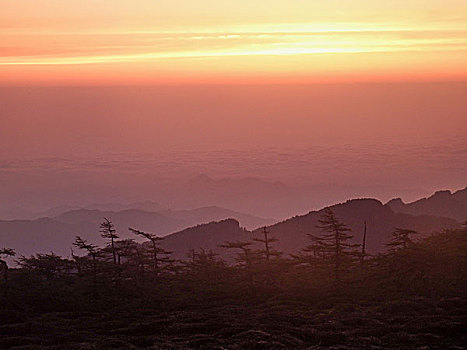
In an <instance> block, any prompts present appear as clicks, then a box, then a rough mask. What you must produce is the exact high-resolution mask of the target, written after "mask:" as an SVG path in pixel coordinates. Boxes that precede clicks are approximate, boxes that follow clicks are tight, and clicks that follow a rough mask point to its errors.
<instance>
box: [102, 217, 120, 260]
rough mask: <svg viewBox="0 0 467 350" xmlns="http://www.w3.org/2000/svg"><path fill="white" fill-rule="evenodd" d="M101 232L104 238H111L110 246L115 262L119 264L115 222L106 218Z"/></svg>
mask: <svg viewBox="0 0 467 350" xmlns="http://www.w3.org/2000/svg"><path fill="white" fill-rule="evenodd" d="M100 232H101V237H102V238H107V239H110V248H111V251H112V257H113V262H114V264H115V265H116V264H117V250H116V249H115V240H116V239H117V238H118V235H117V233H116V232H117V231H116V230H115V228H114V224H113V223H112V221H110V220H109V219H107V218H104V222H102V223H101V226H100Z"/></svg>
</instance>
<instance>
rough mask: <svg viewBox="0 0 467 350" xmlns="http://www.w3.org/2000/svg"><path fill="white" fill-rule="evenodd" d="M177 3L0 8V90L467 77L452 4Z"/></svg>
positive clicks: (460, 27) (465, 45)
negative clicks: (19, 86) (11, 87)
mask: <svg viewBox="0 0 467 350" xmlns="http://www.w3.org/2000/svg"><path fill="white" fill-rule="evenodd" d="M178 2H179V1H175V2H165V1H162V2H158V3H157V4H154V3H153V2H150V1H143V2H141V3H140V4H139V6H138V7H136V6H131V4H130V2H128V1H126V0H121V1H117V2H112V4H111V3H110V2H108V1H103V0H101V1H95V2H92V1H89V0H86V1H82V2H78V1H69V2H67V3H66V6H65V5H64V4H61V2H59V1H56V0H49V1H47V2H46V4H47V6H42V7H41V6H39V5H38V4H35V3H34V2H32V1H30V0H20V1H17V2H14V3H2V5H0V9H2V11H0V12H1V13H2V14H0V20H1V22H2V23H3V25H2V26H1V27H0V34H1V36H2V38H3V40H2V42H3V44H2V46H1V47H0V83H3V84H50V83H52V84H53V83H72V84H73V83H86V84H108V83H110V84H113V83H118V84H125V83H159V82H165V83H167V82H175V83H178V82H179V83H199V82H252V81H277V82H282V83H283V82H288V81H292V82H333V81H341V82H342V81H347V82H352V81H381V80H383V81H405V80H407V81H418V80H420V81H427V80H462V79H465V78H467V65H466V64H465V62H466V61H467V29H466V28H465V25H464V24H465V21H464V18H463V17H462V16H460V15H459V14H462V13H467V12H462V11H463V10H464V9H467V5H465V4H463V3H462V2H460V1H451V6H447V5H446V4H445V6H443V7H440V6H439V5H438V4H436V2H435V1H428V2H427V1H425V2H421V1H411V2H410V4H405V5H404V4H403V3H402V2H400V1H394V2H393V3H392V4H391V5H372V4H371V3H370V2H369V1H366V0H360V1H357V2H355V3H354V5H353V6H351V5H349V4H346V5H342V4H339V3H336V4H334V2H332V1H331V2H329V3H328V4H313V3H311V2H302V1H297V3H294V6H288V7H285V6H284V5H283V4H282V3H281V2H279V1H272V2H265V1H257V2H256V3H255V6H253V7H255V8H254V9H250V8H248V6H247V5H246V4H242V2H239V3H238V4H237V5H234V4H231V3H229V2H227V1H219V2H216V5H215V6H214V5H213V4H212V3H211V2H210V1H207V0H205V1H201V2H198V3H197V4H198V5H199V6H195V5H196V4H194V3H191V2H188V3H187V2H184V3H183V4H182V3H180V4H178ZM242 6H243V7H244V6H247V8H246V9H244V8H243V7H242ZM401 8H405V12H404V14H403V15H402V16H401V13H400V10H401ZM27 10H28V11H27ZM203 10H204V12H203ZM281 12H284V15H283V16H281ZM304 13H310V14H311V15H309V17H310V20H309V21H308V22H307V21H304V18H303V17H304ZM305 17H306V16H305ZM116 75H117V76H116Z"/></svg>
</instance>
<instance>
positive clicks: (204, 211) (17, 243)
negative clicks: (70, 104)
mask: <svg viewBox="0 0 467 350" xmlns="http://www.w3.org/2000/svg"><path fill="white" fill-rule="evenodd" d="M146 204H147V203H146ZM104 217H106V218H108V219H109V220H112V222H113V223H114V224H115V227H116V229H117V233H118V234H119V236H120V237H121V238H135V237H134V235H132V234H131V233H130V232H129V231H128V227H132V228H136V229H138V230H142V231H147V232H151V233H154V234H157V235H159V236H164V235H166V234H169V233H172V232H176V231H179V230H183V229H185V228H187V227H191V226H195V225H198V224H201V223H208V222H212V221H220V220H223V219H227V218H234V219H236V220H238V221H239V222H240V223H241V225H242V226H244V227H247V228H249V229H253V228H255V227H258V226H264V225H269V224H272V223H273V222H275V220H274V219H265V218H259V217H256V216H253V215H249V214H244V213H238V212H235V211H232V210H228V209H224V208H220V207H205V208H198V209H193V210H168V209H164V210H163V211H161V212H150V211H143V210H138V209H127V210H121V211H102V210H97V209H96V210H91V209H76V210H71V211H68V212H65V213H63V214H60V215H58V216H56V217H53V218H40V219H35V220H0V247H1V246H7V247H15V248H16V250H17V252H18V253H19V254H24V255H29V254H33V253H36V252H45V253H47V252H50V251H54V252H55V253H57V254H64V255H69V253H70V247H71V243H72V242H73V240H74V238H75V236H78V235H79V236H82V237H83V238H86V239H88V240H90V241H91V242H93V243H96V244H103V243H104V242H103V240H102V239H101V237H100V234H99V225H100V223H101V222H102V221H103V218H104Z"/></svg>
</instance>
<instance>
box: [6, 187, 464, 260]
mask: <svg viewBox="0 0 467 350" xmlns="http://www.w3.org/2000/svg"><path fill="white" fill-rule="evenodd" d="M465 193H466V191H465V190H462V191H459V192H456V193H454V194H450V193H447V192H437V193H436V194H434V195H433V196H432V197H430V198H428V199H424V200H421V201H417V202H414V203H411V204H406V205H402V206H400V205H399V207H397V206H396V205H397V201H391V202H389V203H388V204H387V205H383V203H381V202H380V201H378V200H376V199H353V200H349V201H347V202H345V203H341V204H336V205H333V206H331V207H330V208H331V209H332V210H333V211H334V213H335V214H336V216H337V218H338V219H339V220H340V221H341V222H344V223H345V224H346V225H347V226H348V227H349V228H351V230H352V233H353V235H354V241H355V242H356V243H360V242H361V241H362V235H363V231H364V225H365V222H366V227H367V251H368V252H370V253H376V252H380V251H382V250H383V249H384V248H385V243H386V242H387V241H388V239H389V237H390V234H391V232H392V231H393V230H394V228H396V227H398V228H407V229H412V230H415V231H417V232H419V233H421V234H429V233H432V232H434V231H439V230H442V229H445V228H446V229H448V228H458V227H460V222H459V221H456V220H455V219H453V218H449V217H442V216H439V215H438V216H435V215H411V214H407V213H402V212H400V210H401V209H400V208H402V209H404V208H409V209H410V210H413V211H415V209H417V210H420V211H416V212H415V213H416V214H419V213H420V212H422V213H433V212H436V213H439V214H445V216H447V215H446V214H449V213H450V212H451V211H453V212H455V213H456V214H455V215H457V217H462V211H461V210H460V209H459V207H461V208H462V203H463V202H462V201H463V198H464V197H463V196H465ZM459 198H460V199H459ZM417 203H419V204H417ZM430 203H434V204H433V208H430V207H429V204H430ZM440 203H441V204H440ZM442 203H451V205H452V206H450V207H447V209H446V208H445V207H443V204H442ZM456 203H458V204H456ZM394 206H396V209H393V208H394ZM419 208H423V210H422V209H419ZM323 210H324V209H322V210H319V211H311V212H309V213H308V214H305V215H299V216H295V217H292V218H289V219H287V220H284V221H281V222H278V223H275V224H272V222H273V221H272V219H263V218H258V217H254V216H252V215H248V214H242V213H237V212H234V211H230V210H227V209H223V208H219V207H206V208H199V209H194V210H173V211H172V210H163V211H161V212H148V211H142V210H137V209H129V210H123V211H115V212H114V211H100V210H89V209H79V210H72V211H69V212H66V213H63V214H61V215H58V216H56V217H55V218H52V219H50V218H42V219H37V220H12V221H0V246H8V247H12V248H15V249H16V250H17V251H18V253H19V254H23V255H28V254H33V253H37V252H50V251H54V252H55V253H57V254H62V255H69V252H70V247H71V244H72V242H73V240H74V237H75V236H76V235H80V236H83V237H84V238H86V239H88V240H89V241H91V242H93V243H96V244H101V245H102V244H103V243H104V242H103V241H102V239H101V238H100V235H99V224H100V223H101V222H102V220H103V217H107V218H109V219H110V220H112V221H113V222H114V223H115V226H116V228H117V232H118V233H119V234H120V236H121V238H126V237H131V238H135V237H132V236H131V234H130V233H129V231H128V229H127V228H128V227H133V228H136V229H138V230H143V231H148V232H152V233H155V234H158V235H160V236H163V235H166V238H165V239H164V241H163V246H164V247H165V248H166V249H168V250H171V251H173V252H174V257H175V258H178V259H184V258H186V256H187V253H188V252H189V251H190V250H192V249H194V250H199V249H205V250H213V251H214V252H216V253H218V254H220V255H221V256H222V257H226V258H231V257H232V254H233V253H232V252H231V251H230V252H228V251H227V250H226V249H223V248H220V247H219V245H221V244H224V243H225V242H226V241H237V240H238V241H250V240H251V239H252V238H253V237H261V235H262V231H261V228H262V227H265V226H267V229H268V231H269V232H270V236H271V237H275V238H277V239H278V241H277V242H275V243H274V248H275V249H277V250H280V251H283V252H284V253H285V254H288V253H296V252H297V251H299V250H300V249H302V248H303V247H305V246H306V245H307V244H309V238H308V236H307V234H315V235H316V234H319V233H320V229H319V228H318V227H317V226H318V224H319V219H320V217H321V216H322V214H323ZM451 215H452V214H451ZM190 226H192V227H190ZM244 226H247V228H249V229H250V230H251V229H252V228H256V229H254V230H251V231H250V230H248V229H246V228H244ZM187 227H188V228H187ZM170 232H175V233H171V234H169V233H170Z"/></svg>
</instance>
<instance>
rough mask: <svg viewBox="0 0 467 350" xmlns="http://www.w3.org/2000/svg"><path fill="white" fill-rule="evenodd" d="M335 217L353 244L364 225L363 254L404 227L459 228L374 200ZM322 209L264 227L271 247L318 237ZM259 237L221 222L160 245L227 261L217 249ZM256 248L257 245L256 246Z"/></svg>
mask: <svg viewBox="0 0 467 350" xmlns="http://www.w3.org/2000/svg"><path fill="white" fill-rule="evenodd" d="M328 208H330V209H332V210H333V211H334V213H335V214H336V216H337V218H338V219H339V220H340V221H341V222H344V223H345V224H346V225H347V226H348V227H349V228H351V230H352V234H353V235H354V242H356V243H361V241H362V236H363V230H364V224H365V222H366V225H367V242H366V245H367V251H368V252H369V253H377V252H381V251H383V250H384V249H385V244H386V243H387V242H388V240H389V237H390V235H391V233H392V231H393V230H394V228H396V227H400V228H408V229H412V230H415V231H417V232H419V233H421V234H429V233H432V232H434V231H439V230H442V229H449V228H459V227H460V224H459V223H458V222H457V221H455V220H453V219H450V218H442V217H441V218H440V217H435V216H428V215H421V216H413V215H409V214H403V213H395V212H393V211H392V209H391V208H390V207H389V206H386V205H383V203H381V202H380V201H378V200H376V199H352V200H348V201H347V202H345V203H340V204H336V205H333V206H330V207H328ZM324 210H325V208H323V209H321V210H319V211H312V212H309V213H308V214H305V215H299V216H295V217H292V218H289V219H287V220H284V221H282V222H278V223H276V224H273V225H270V226H267V227H266V228H267V230H268V231H269V236H270V237H275V238H277V239H278V241H277V242H275V243H274V245H273V246H274V248H275V249H277V250H279V251H283V252H284V253H285V254H290V253H296V252H298V251H299V250H301V249H302V248H304V247H305V246H306V245H308V244H309V243H310V241H309V238H308V236H307V234H308V233H311V234H317V235H319V234H320V232H321V231H320V229H319V228H317V225H318V224H319V222H318V220H319V219H320V217H321V215H322V214H323V211H324ZM254 237H256V238H262V228H258V229H256V230H254V231H247V230H244V229H242V228H241V227H240V225H239V223H238V222H237V221H236V220H233V219H230V220H224V221H222V222H213V223H208V224H204V225H199V226H196V227H192V228H188V229H185V230H183V231H180V232H176V233H173V234H170V235H168V236H166V237H165V239H164V241H163V243H162V244H163V246H164V247H165V248H167V249H169V250H171V251H173V252H174V256H175V257H177V258H179V259H184V258H186V256H187V253H188V251H189V250H190V249H195V250H199V249H200V248H203V249H205V250H212V251H213V252H215V253H217V254H219V255H220V256H222V257H224V258H228V259H231V258H232V254H233V253H232V252H231V251H228V250H226V249H223V248H220V247H219V245H221V244H223V243H225V242H226V241H237V240H239V241H251V239H252V238H254ZM256 245H257V244H256Z"/></svg>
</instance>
